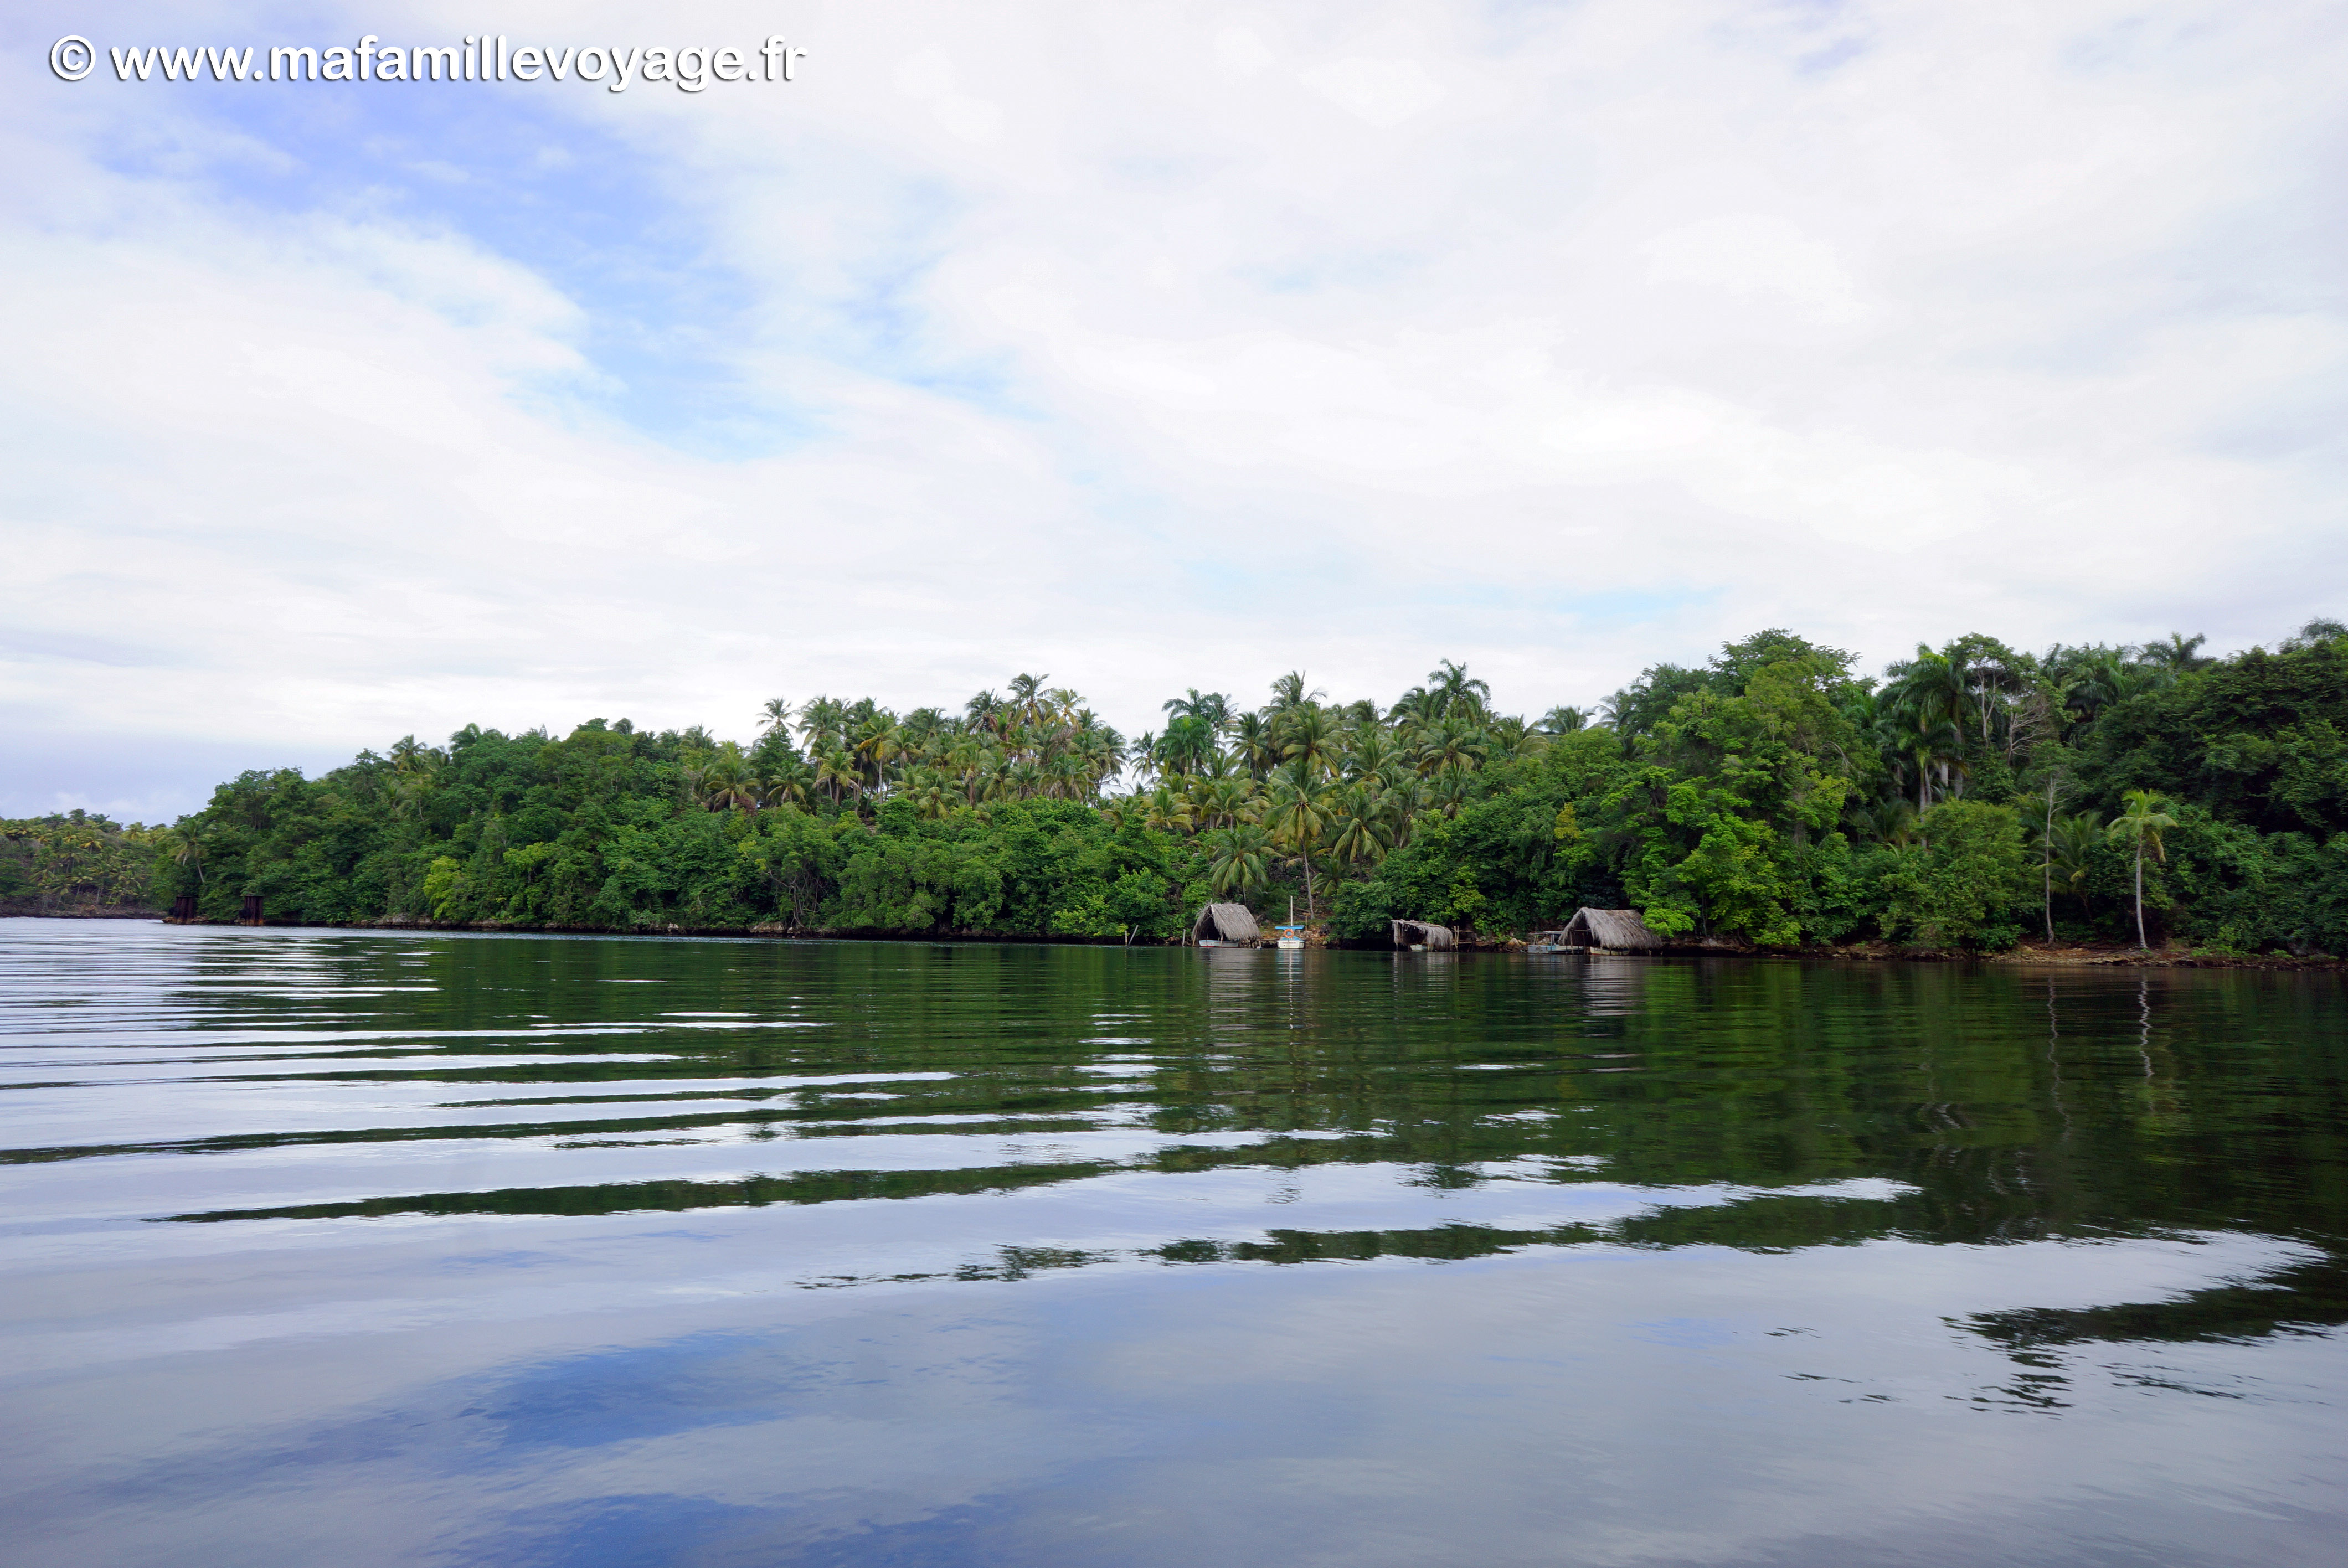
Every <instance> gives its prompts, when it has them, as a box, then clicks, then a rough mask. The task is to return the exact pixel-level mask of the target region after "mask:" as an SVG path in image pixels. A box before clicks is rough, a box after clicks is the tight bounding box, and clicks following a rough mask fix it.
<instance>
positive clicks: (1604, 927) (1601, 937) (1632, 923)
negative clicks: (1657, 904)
mask: <svg viewBox="0 0 2348 1568" xmlns="http://www.w3.org/2000/svg"><path fill="white" fill-rule="evenodd" d="M1563 940H1564V942H1565V945H1566V946H1568V947H1572V948H1598V949H1599V950H1601V952H1610V953H1620V952H1644V951H1647V950H1648V949H1651V948H1660V947H1662V946H1663V938H1661V937H1658V936H1656V935H1655V934H1654V933H1653V931H1650V930H1648V929H1647V923H1646V922H1645V921H1644V920H1642V919H1641V918H1639V912H1638V911H1637V910H1636V909H1576V910H1575V911H1574V912H1573V918H1572V919H1570V920H1569V921H1567V922H1566V924H1565V936H1564V938H1563Z"/></svg>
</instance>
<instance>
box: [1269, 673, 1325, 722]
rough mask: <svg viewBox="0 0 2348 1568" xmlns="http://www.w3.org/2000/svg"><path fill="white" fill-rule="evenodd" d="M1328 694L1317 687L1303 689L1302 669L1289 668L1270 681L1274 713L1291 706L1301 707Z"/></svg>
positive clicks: (1288, 708)
mask: <svg viewBox="0 0 2348 1568" xmlns="http://www.w3.org/2000/svg"><path fill="white" fill-rule="evenodd" d="M1328 694H1329V693H1328V692H1323V691H1321V690H1319V689H1318V688H1315V689H1314V690H1312V691H1307V690H1305V687H1304V671H1302V670H1291V671H1289V672H1288V673H1287V674H1285V675H1282V677H1281V678H1280V679H1279V680H1277V681H1274V682H1272V712H1275V713H1285V712H1288V711H1289V710H1291V709H1292V708H1303V707H1306V706H1309V705H1311V704H1313V703H1315V702H1319V701H1321V699H1322V698H1323V697H1326V696H1327V695H1328Z"/></svg>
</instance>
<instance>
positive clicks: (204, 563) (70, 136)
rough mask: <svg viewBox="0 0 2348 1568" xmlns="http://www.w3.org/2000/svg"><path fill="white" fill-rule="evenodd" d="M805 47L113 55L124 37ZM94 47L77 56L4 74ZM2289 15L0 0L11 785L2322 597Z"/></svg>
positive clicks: (2323, 171)
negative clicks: (784, 59) (839, 704)
mask: <svg viewBox="0 0 2348 1568" xmlns="http://www.w3.org/2000/svg"><path fill="white" fill-rule="evenodd" d="M484 30H487V31H489V32H490V33H494V34H499V35H503V36H506V37H507V39H508V40H509V45H510V47H511V46H521V45H524V44H535V45H543V46H549V47H551V48H553V49H554V50H556V51H557V52H558V53H560V52H561V50H564V49H573V50H576V49H584V48H588V47H594V48H606V47H608V48H611V49H614V50H618V51H621V52H623V53H624V52H626V51H628V50H631V49H644V48H649V47H654V46H659V47H670V48H675V47H683V46H705V47H715V46H733V47H736V48H739V49H742V50H744V51H745V52H746V53H747V52H748V51H751V50H754V49H755V48H756V47H757V45H758V44H759V43H760V42H761V41H763V40H765V39H767V38H768V37H770V36H775V35H778V34H779V35H781V36H783V37H784V38H785V39H786V40H787V41H788V46H790V47H795V48H803V49H805V50H806V51H807V53H806V56H804V57H803V58H800V59H798V60H797V61H796V64H795V67H794V77H795V78H796V79H794V80H791V81H788V82H782V81H765V80H753V81H747V82H735V83H712V84H711V85H710V86H708V87H706V88H705V90H701V91H697V92H688V91H685V90H682V89H680V88H678V87H675V86H673V85H670V84H666V83H654V82H646V81H642V80H636V81H633V82H632V83H631V84H630V85H629V86H628V87H626V89H625V90H623V91H618V92H614V91H612V90H610V84H609V78H607V79H606V80H605V81H604V82H601V83H591V82H583V81H581V80H578V79H577V78H576V77H575V76H572V77H566V79H565V80H563V81H561V82H556V81H553V80H551V79H550V78H547V77H541V79H539V80H537V81H534V82H524V81H520V80H509V81H506V82H501V83H500V82H429V81H427V82H414V83H410V82H396V81H369V82H365V83H339V82H337V83H327V82H283V81H281V82H260V83H255V82H250V81H248V82H235V81H227V82H214V81H212V80H211V79H210V71H209V69H208V70H207V73H206V77H207V79H205V80H203V81H201V82H195V83H190V82H185V81H166V80H165V79H164V78H163V73H162V72H161V71H160V70H156V71H155V72H154V73H153V74H152V76H151V77H150V78H149V79H148V80H145V81H139V80H137V79H135V78H134V79H132V80H129V81H119V80H117V79H116V68H115V67H114V66H113V64H112V63H111V56H109V54H108V51H109V50H110V49H113V48H129V47H136V48H142V49H143V48H145V47H147V46H165V47H166V48H167V49H168V48H170V47H177V46H216V47H227V48H231V49H234V48H239V47H243V46H252V47H255V48H256V49H257V50H260V51H262V52H263V55H264V56H265V51H266V49H267V48H268V47H269V46H272V45H309V46H314V47H318V48H321V49H324V48H325V47H328V46H335V45H343V46H352V45H355V44H356V43H357V42H358V41H359V39H360V38H361V37H362V36H367V35H374V36H376V40H377V41H378V42H379V43H382V44H386V45H398V46H427V45H460V44H461V43H462V41H463V40H464V39H465V38H466V37H467V36H469V35H470V36H480V35H481V34H482V33H483V32H484ZM69 34H70V35H77V36H86V37H87V38H88V40H89V41H90V42H91V43H92V44H93V45H94V46H95V48H96V51H97V55H98V65H97V67H96V68H95V69H93V70H92V71H91V72H90V74H89V75H88V77H85V78H83V79H80V80H74V81H67V80H63V79H60V77H58V76H57V74H56V73H55V72H54V71H53V70H52V68H51V66H50V48H51V45H52V44H53V43H54V42H55V41H56V40H57V39H58V38H60V37H62V36H67V35H69ZM2343 80H2348V4H2295V3H2293V0H2262V3H2261V4H2260V5H2240V4H2198V3H2196V4H2159V3H2153V4H2126V3H2118V0H2029V3H2027V4H2008V3H2003V0H1989V3H1981V4H1968V5H1950V4H1948V3H1946V0H1929V3H1919V4H1905V3H1896V0H1894V3H1884V4H1787V5H1769V4H1742V5H1736V4H1683V3H1679V0H1586V3H1580V4H1565V5H1539V4H1491V5H1486V4H1474V3H1470V0H1453V3H1449V4H1416V3H1406V4H1381V3H1378V0H1347V3H1345V4H1332V5H1319V4H1313V3H1312V0H1287V3H1283V4H1282V5H1276V6H1255V7H1238V6H1222V5H1216V4H1213V3H1211V0H1192V3H1189V4H1184V5H1166V4H1152V3H1150V0H1112V3H1107V4H1100V5H1091V4H1086V3H1083V0H1055V4H1053V5H1047V6H1025V7H1012V6H978V5H967V4H960V5H953V4H940V5H927V4H913V3H904V4H891V3H885V0H859V3H858V4H853V5H848V4H799V5H791V4H785V5H728V4H706V5H693V6H687V7H680V6H672V5H659V6H654V5H597V4H578V3H569V4H563V5H496V4H489V3H487V0H468V3H467V4H466V5H461V6H460V5H453V4H451V5H400V4H392V3H389V0H385V3H380V4H373V5H302V4H281V5H242V4H234V3H228V0H180V3H176V4H172V5H145V4H139V3H136V0H131V3H113V4H108V5H105V6H102V7H101V6H94V5H87V4H85V5H78V6H69V5H55V4H50V3H48V0H18V3H17V4H15V5H12V6H10V7H9V8H8V11H7V15H5V17H0V167H5V169H7V170H8V173H7V174H6V176H5V179H0V322H5V343H6V344H7V352H6V353H5V354H0V398H5V425H0V440H5V444H6V452H5V464H0V546H5V562H6V567H5V572H0V737H5V739H0V815H30V814H34V813H37V812H46V811H50V810H56V809H60V808H64V807H70V806H84V807H88V808H90V809H94V810H104V811H108V812H109V813H111V814H112V815H117V816H118V817H122V818H126V819H139V820H147V821H156V820H163V819H167V818H169V817H170V816H174V815H179V814H180V813H184V812H187V811H191V810H192V809H194V808H195V807H196V806H197V805H199V804H201V802H202V801H203V800H204V799H205V798H206V797H207V796H208V795H209V794H210V792H211V786H212V785H213V784H215V783H216V782H218V781H220V780H221V779H223V778H225V777H228V776H231V775H232V774H235V773H237V772H240V771H242V770H243V769H245V768H252V767H279V766H300V767H303V768H304V769H306V770H310V771H313V772H314V771H317V770H320V769H323V768H325V767H330V766H333V765H335V764H336V763H338V762H341V761H344V760H347V759H348V758H349V756H350V755H351V754H352V753H354V752H355V751H356V750H358V749H359V748H360V747H362V746H374V747H376V748H377V749H381V748H383V747H385V746H386V745H387V744H388V743H390V742H392V741H394V740H396V739H397V738H398V737H399V736H401V735H404V734H409V733H414V734H416V735H418V736H420V737H423V738H424V739H426V740H435V739H438V738H440V737H444V736H446V735H447V734H448V733H449V732H451V731H453V730H455V729H457V728H458V727H460V726H462V725H464V724H467V723H479V724H482V725H484V726H489V727H495V728H499V729H503V730H506V731H509V732H517V731H522V730H528V729H530V728H533V727H536V726H541V725H543V726H547V727H549V728H550V729H551V730H553V731H555V732H556V733H561V732H564V731H567V730H568V729H569V728H571V727H572V725H574V724H576V723H580V722H582V721H584V720H586V719H589V718H592V717H606V718H610V719H617V718H619V717H622V716H623V715H624V716H626V717H629V718H631V719H633V721H634V722H635V723H637V725H638V726H639V727H660V728H667V727H682V726H684V725H687V724H693V723H700V724H704V725H705V726H707V727H708V728H709V729H710V730H711V731H712V732H713V733H716V734H718V735H721V736H728V735H731V736H737V737H744V738H747V736H748V735H750V734H751V733H753V732H754V730H755V728H756V725H757V713H758V709H759V705H760V704H761V703H762V702H764V701H765V700H767V698H770V697H775V696H782V697H785V698H787V699H788V700H790V701H792V702H803V701H805V700H806V699H808V698H810V697H813V696H816V695H818V694H819V693H829V694H832V695H841V696H857V695H865V694H870V695H872V696H874V697H876V698H878V699H880V701H882V702H886V703H888V704H890V705H891V706H893V707H896V708H899V709H900V710H902V709H908V708H911V707H914V706H918V705H922V704H925V703H938V704H953V705H956V706H958V705H959V704H960V703H961V702H963V700H964V699H966V698H967V697H968V696H969V695H970V694H971V693H972V692H975V691H978V690H980V689H982V688H986V687H997V688H999V687H1000V686H1002V685H1003V684H1004V682H1006V681H1007V680H1008V679H1009V678H1010V677H1011V676H1012V675H1014V674H1015V673H1018V672H1020V671H1035V672H1038V673H1044V674H1047V675H1048V676H1049V677H1050V679H1051V683H1052V684H1054V685H1068V686H1073V687H1075V688H1076V689H1077V690H1078V691H1080V692H1083V693H1084V694H1085V696H1086V698H1087V699H1088V700H1089V701H1090V702H1091V703H1092V705H1093V706H1094V708H1095V709H1096V710H1097V712H1100V713H1101V714H1102V715H1103V716H1104V717H1105V718H1107V720H1108V721H1109V722H1111V723H1116V724H1117V725H1118V726H1120V727H1121V728H1123V729H1125V730H1126V731H1127V732H1128V733H1133V732H1136V731H1138V730H1141V729H1145V728H1151V727H1154V726H1155V725H1156V724H1157V723H1159V721H1160V719H1161V714H1160V712H1159V703H1160V702H1162V701H1163V700H1164V699H1165V698H1166V697H1168V696H1171V695H1175V694H1178V693H1179V692H1181V691H1182V690H1183V689H1185V688H1187V687H1190V686H1197V687H1200V688H1202V689H1206V690H1220V691H1224V692H1231V693H1232V694H1233V695H1234V696H1235V697H1237V698H1239V699H1241V701H1243V702H1250V703H1252V702H1257V701H1260V700H1261V699H1262V697H1263V696H1264V695H1265V694H1266V693H1267V691H1268V688H1269V686H1270V683H1271V682H1272V679H1273V678H1274V677H1275V676H1277V675H1279V674H1281V673H1282V671H1289V670H1295V669H1302V670H1303V671H1306V672H1307V674H1308V676H1309V678H1310V681H1311V683H1312V684H1313V685H1315V686H1319V687H1323V688H1325V689H1326V690H1327V691H1328V692H1330V693H1331V694H1332V695H1333V696H1334V697H1336V698H1339V699H1343V700H1351V699H1354V698H1356V697H1363V696H1367V697H1372V698H1375V699H1376V700H1378V701H1380V702H1391V701H1392V700H1393V699H1394V697H1395V695H1396V694H1397V693H1398V692H1401V691H1403V690H1404V689H1406V687H1408V686H1410V685H1412V684H1414V683H1416V682H1419V681H1422V680H1424V679H1425V677H1426V672H1427V671H1428V670H1429V669H1431V668H1432V667H1433V666H1434V665H1435V664H1436V662H1437V661H1438V660H1441V659H1452V660H1457V661H1464V662H1465V663H1466V664H1467V665H1468V668H1469V669H1470V670H1471V671H1473V672H1474V673H1476V674H1478V675H1479V676H1482V677H1484V678H1486V679H1487V680H1488V681H1489V682H1490V683H1491V686H1492V690H1493V693H1494V697H1495V700H1496V702H1497V703H1498V706H1499V707H1500V708H1501V709H1503V710H1504V711H1509V712H1527V713H1531V714H1538V713H1540V712H1542V711H1544V710H1545V709H1547V708H1548V707H1550V705H1552V704H1555V703H1560V702H1563V703H1576V704H1581V705H1585V706H1586V705H1589V704H1591V703H1594V702H1597V701H1599V700H1601V699H1602V698H1603V697H1604V696H1605V695H1606V694H1607V693H1608V692H1612V691H1613V690H1615V689H1616V688H1618V687H1620V686H1622V684H1624V683H1625V682H1628V681H1630V680H1631V679H1632V678H1633V677H1635V676H1636V675H1637V674H1638V672H1639V671H1640V670H1641V669H1642V668H1643V667H1645V666H1647V665H1649V664H1652V663H1655V662H1657V661H1676V662H1694V661H1701V660H1703V659H1704V658H1705V657H1706V656H1707V655H1708V654H1709V653H1711V652H1712V651H1715V650H1716V649H1717V647H1718V646H1719V645H1720V643H1721V642H1722V641H1725V640H1727V639H1731V638H1735V637H1741V636H1744V635H1746V634H1748V633H1750V632H1752V631H1755V630H1760V629H1762V628H1766V627H1786V628H1788V629H1791V630H1796V631H1798V632H1800V633H1802V634H1803V635H1806V636H1807V637H1809V638H1811V639H1812V640H1813V641H1819V642H1823V643H1827V644H1829V645H1833V646H1838V647H1841V648H1846V649H1849V650H1851V651H1854V652H1856V653H1857V654H1858V655H1859V658H1860V661H1861V667H1862V668H1864V669H1867V670H1869V671H1873V670H1879V669H1880V668H1881V666H1882V664H1883V663H1884V662H1885V661H1889V660H1892V659H1896V658H1899V657H1900V656H1902V655H1904V654H1907V653H1910V652H1912V651H1913V649H1914V647H1915V645H1916V644H1917V643H1918V642H1919V641H1931V642H1933V643H1936V644H1937V643H1941V642H1945V641H1948V640H1949V639H1951V638H1953V637H1956V636H1959V635H1962V634H1965V633H1969V632H1975V631H1980V632H1986V633H1989V634H1991V635H1994V636H1998V637H2002V638H2003V639H2005V640H2006V641H2009V642H2010V643H2012V644H2013V645H2015V646H2018V647H2023V648H2027V649H2034V650H2043V649H2044V648H2045V647H2046V646H2048V645H2050V644H2052V643H2054V642H2056V641H2065V642H2081V641H2110V642H2137V641H2146V640H2148V639H2155V638H2160V637H2164V636H2166V635H2167V634H2168V633H2169V632H2171V631H2183V632H2186V633H2188V634H2192V633H2203V634H2206V635H2207V636H2208V637H2209V641H2210V646H2211V648H2212V649H2213V650H2215V651H2227V650H2231V649H2236V648H2242V647H2248V646H2250V645H2252V644H2255V643H2260V642H2263V643H2268V644H2271V643H2273V642H2274V641H2278V640H2280V639H2281V637H2283V636H2286V635H2288V634H2289V633H2290V632H2291V630H2295V629H2296V628H2297V627H2298V626H2300V625H2301V624H2302V623H2303V622H2304V621H2306V620H2309V619H2311V618H2312V617H2315V616H2319V615H2324V616H2342V615H2348V517H2343V507H2348V499H2343V498H2348V487H2343V477H2348V476H2343V467H2348V464H2343V429H2348V423H2343V402H2344V401H2348V379H2343V359H2348V297H2343V296H2344V295H2348V268H2343V264H2342V263H2343V231H2348V203H2343V200H2341V196H2342V187H2343V173H2348V98H2343V96H2342V95H2341V93H2340V92H2339V90H2338V89H2339V84H2340V83H2341V82H2342V81H2343Z"/></svg>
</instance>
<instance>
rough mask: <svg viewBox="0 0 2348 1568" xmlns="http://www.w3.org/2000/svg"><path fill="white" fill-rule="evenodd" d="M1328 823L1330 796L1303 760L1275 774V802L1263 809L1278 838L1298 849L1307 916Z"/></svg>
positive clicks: (1311, 912)
mask: <svg viewBox="0 0 2348 1568" xmlns="http://www.w3.org/2000/svg"><path fill="white" fill-rule="evenodd" d="M1328 824H1329V803H1328V797H1327V795H1326V794H1323V793H1322V792H1321V790H1320V789H1319V788H1318V787H1317V785H1316V781H1315V780H1314V778H1313V774H1312V773H1311V772H1310V771H1309V770H1308V769H1307V768H1305V766H1304V765H1303V763H1302V762H1301V761H1299V762H1296V763H1292V764H1289V765H1288V766H1287V767H1284V768H1282V769H1281V770H1280V772H1279V773H1277V774H1274V775H1273V776H1272V802H1271V805H1270V807H1269V809H1267V810H1266V812H1265V813H1264V825H1265V826H1267V827H1269V828H1270V829H1271V830H1272V838H1273V840H1274V841H1275V842H1277V843H1279V844H1282V845H1285V846H1287V847H1288V848H1289V849H1291V850H1293V851H1294V852H1295V855H1296V858H1297V860H1298V862H1299V863H1300V864H1301V865H1302V866H1303V870H1304V917H1305V918H1306V919H1308V920H1309V919H1311V918H1312V917H1313V848H1314V846H1315V845H1318V844H1319V843H1320V842H1321V833H1322V830H1323V828H1325V827H1326V826H1328Z"/></svg>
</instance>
